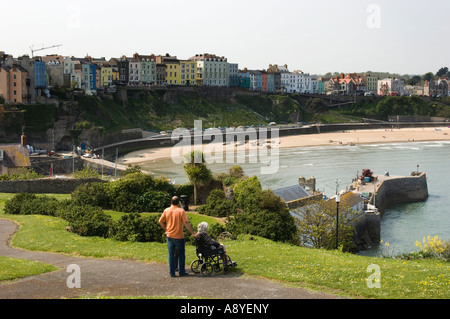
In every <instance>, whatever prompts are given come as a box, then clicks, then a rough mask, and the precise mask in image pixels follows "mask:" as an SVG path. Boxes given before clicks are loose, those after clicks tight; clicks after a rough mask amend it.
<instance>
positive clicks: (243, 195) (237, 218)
mask: <svg viewBox="0 0 450 319" xmlns="http://www.w3.org/2000/svg"><path fill="white" fill-rule="evenodd" d="M234 198H235V199H236V208H237V210H236V211H237V212H236V214H235V215H234V216H233V218H229V222H228V223H227V224H226V230H227V231H229V232H231V233H232V234H233V236H237V235H239V234H252V235H255V236H261V237H264V238H268V239H271V240H275V241H291V242H292V241H293V240H294V236H295V234H296V232H297V227H296V225H295V221H294V218H293V217H292V216H291V215H290V213H289V210H288V209H287V207H286V205H285V203H284V202H283V201H282V200H281V198H280V197H278V196H276V195H275V194H274V193H273V191H271V190H262V188H261V183H260V182H259V180H258V179H257V177H256V176H254V177H251V178H248V179H245V180H243V181H241V182H239V183H238V184H236V185H235V187H234Z"/></svg>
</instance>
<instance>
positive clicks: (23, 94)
mask: <svg viewBox="0 0 450 319" xmlns="http://www.w3.org/2000/svg"><path fill="white" fill-rule="evenodd" d="M27 78H28V72H27V70H25V69H24V68H23V67H22V66H20V65H18V64H17V63H14V64H13V65H12V66H7V65H1V66H0V95H1V96H2V97H3V98H4V99H5V103H7V104H18V103H30V98H31V94H30V84H29V81H27ZM27 84H28V85H27Z"/></svg>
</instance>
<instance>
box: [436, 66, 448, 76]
mask: <svg viewBox="0 0 450 319" xmlns="http://www.w3.org/2000/svg"><path fill="white" fill-rule="evenodd" d="M447 73H448V67H443V68H440V69H439V71H437V72H436V76H437V77H441V76H445V75H447Z"/></svg>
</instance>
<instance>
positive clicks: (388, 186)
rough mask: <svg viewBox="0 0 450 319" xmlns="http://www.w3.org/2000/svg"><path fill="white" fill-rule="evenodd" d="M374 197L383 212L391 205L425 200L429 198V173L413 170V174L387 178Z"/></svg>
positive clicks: (376, 204)
mask: <svg viewBox="0 0 450 319" xmlns="http://www.w3.org/2000/svg"><path fill="white" fill-rule="evenodd" d="M372 197H374V199H375V206H376V207H377V208H378V210H379V211H380V213H381V214H383V213H384V211H385V209H386V208H387V207H389V206H391V205H395V204H402V203H412V202H420V201H424V200H426V199H427V198H428V185H427V175H426V174H425V173H423V172H419V173H417V172H413V173H411V176H405V177H397V178H391V179H386V180H384V181H383V182H382V183H381V185H380V186H378V189H377V190H376V194H375V196H374V195H372ZM372 200H373V198H372Z"/></svg>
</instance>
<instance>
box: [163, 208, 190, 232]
mask: <svg viewBox="0 0 450 319" xmlns="http://www.w3.org/2000/svg"><path fill="white" fill-rule="evenodd" d="M187 221H188V218H187V216H186V212H185V211H184V209H183V208H180V207H177V206H173V205H172V206H170V207H168V208H166V209H165V210H164V212H163V214H162V216H161V218H160V219H159V222H162V223H165V224H166V235H167V237H170V238H175V239H183V238H184V232H183V223H184V222H187Z"/></svg>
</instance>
